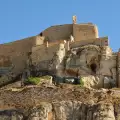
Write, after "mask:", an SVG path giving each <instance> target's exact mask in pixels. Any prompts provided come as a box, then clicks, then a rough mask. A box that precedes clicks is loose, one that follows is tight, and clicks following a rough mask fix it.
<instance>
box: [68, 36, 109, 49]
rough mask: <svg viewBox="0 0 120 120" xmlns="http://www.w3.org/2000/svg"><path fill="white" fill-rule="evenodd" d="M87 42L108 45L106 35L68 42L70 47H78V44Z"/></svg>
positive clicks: (86, 43) (81, 44)
mask: <svg viewBox="0 0 120 120" xmlns="http://www.w3.org/2000/svg"><path fill="white" fill-rule="evenodd" d="M88 44H92V45H98V46H106V45H108V37H102V38H95V39H88V40H80V41H75V42H72V43H71V44H70V47H80V46H83V45H88Z"/></svg>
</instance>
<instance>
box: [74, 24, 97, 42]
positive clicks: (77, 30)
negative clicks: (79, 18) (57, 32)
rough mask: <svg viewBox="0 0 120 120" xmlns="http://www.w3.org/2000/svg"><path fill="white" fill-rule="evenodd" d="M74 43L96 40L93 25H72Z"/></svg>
mask: <svg viewBox="0 0 120 120" xmlns="http://www.w3.org/2000/svg"><path fill="white" fill-rule="evenodd" d="M73 36H74V38H75V41H80V40H86V39H95V38H98V30H97V27H96V26H95V25H93V24H91V23H90V24H73Z"/></svg>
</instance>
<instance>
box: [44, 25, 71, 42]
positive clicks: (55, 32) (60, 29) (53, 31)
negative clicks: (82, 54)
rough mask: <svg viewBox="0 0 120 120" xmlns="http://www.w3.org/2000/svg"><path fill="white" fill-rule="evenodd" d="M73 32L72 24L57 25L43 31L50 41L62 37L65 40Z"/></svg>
mask: <svg viewBox="0 0 120 120" xmlns="http://www.w3.org/2000/svg"><path fill="white" fill-rule="evenodd" d="M72 32H73V25H72V24H66V25H57V26H52V27H50V28H48V29H46V30H45V31H43V36H45V38H48V39H49V41H56V40H60V39H62V40H64V39H69V36H70V35H71V34H72Z"/></svg>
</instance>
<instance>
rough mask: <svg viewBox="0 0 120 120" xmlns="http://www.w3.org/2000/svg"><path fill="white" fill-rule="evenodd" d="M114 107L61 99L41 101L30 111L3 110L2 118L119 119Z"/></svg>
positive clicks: (16, 119)
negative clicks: (47, 101) (48, 101)
mask: <svg viewBox="0 0 120 120" xmlns="http://www.w3.org/2000/svg"><path fill="white" fill-rule="evenodd" d="M114 109H116V107H114V106H113V105H112V104H95V105H88V104H83V103H81V102H79V101H61V102H55V103H52V104H50V103H41V105H39V106H37V107H34V108H31V109H29V110H28V111H25V110H5V111H1V112H0V120H119V115H118V114H117V113H118V112H119V109H118V110H117V111H115V110H114ZM114 112H116V116H115V113H114Z"/></svg>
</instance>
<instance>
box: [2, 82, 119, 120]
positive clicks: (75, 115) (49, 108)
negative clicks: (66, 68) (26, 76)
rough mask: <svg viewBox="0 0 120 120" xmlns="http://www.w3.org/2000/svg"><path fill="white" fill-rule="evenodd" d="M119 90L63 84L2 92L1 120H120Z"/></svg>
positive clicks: (3, 90)
mask: <svg viewBox="0 0 120 120" xmlns="http://www.w3.org/2000/svg"><path fill="white" fill-rule="evenodd" d="M119 92H120V91H119V89H117V90H107V89H101V90H94V89H91V90H90V89H85V88H80V87H79V86H73V85H67V84H63V85H61V86H59V87H38V86H29V87H25V88H16V89H12V88H11V90H10V89H6V90H5V89H1V90H0V120H119V119H120V107H119V106H120V96H119Z"/></svg>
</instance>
